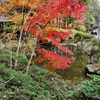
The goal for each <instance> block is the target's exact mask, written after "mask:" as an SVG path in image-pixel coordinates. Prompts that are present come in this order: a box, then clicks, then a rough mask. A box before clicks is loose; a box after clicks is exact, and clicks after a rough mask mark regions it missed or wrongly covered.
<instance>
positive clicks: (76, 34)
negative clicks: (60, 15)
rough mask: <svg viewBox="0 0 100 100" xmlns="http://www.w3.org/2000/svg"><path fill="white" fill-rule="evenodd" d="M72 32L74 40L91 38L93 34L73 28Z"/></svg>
mask: <svg viewBox="0 0 100 100" xmlns="http://www.w3.org/2000/svg"><path fill="white" fill-rule="evenodd" d="M73 34H74V40H75V41H76V42H78V41H83V40H84V39H91V38H93V37H94V36H93V35H91V34H89V33H86V32H81V31H76V30H73Z"/></svg>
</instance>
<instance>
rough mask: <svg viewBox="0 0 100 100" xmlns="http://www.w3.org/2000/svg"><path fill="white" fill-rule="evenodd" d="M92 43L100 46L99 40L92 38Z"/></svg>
mask: <svg viewBox="0 0 100 100" xmlns="http://www.w3.org/2000/svg"><path fill="white" fill-rule="evenodd" d="M92 42H93V45H99V46H100V38H93V39H92Z"/></svg>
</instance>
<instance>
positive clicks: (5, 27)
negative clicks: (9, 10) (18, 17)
mask: <svg viewBox="0 0 100 100" xmlns="http://www.w3.org/2000/svg"><path fill="white" fill-rule="evenodd" d="M4 29H5V30H10V29H11V30H13V29H18V26H16V25H15V24H11V23H4Z"/></svg>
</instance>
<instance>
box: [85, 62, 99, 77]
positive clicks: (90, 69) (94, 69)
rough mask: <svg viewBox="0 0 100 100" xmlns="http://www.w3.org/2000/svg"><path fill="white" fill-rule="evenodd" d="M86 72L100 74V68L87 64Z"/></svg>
mask: <svg viewBox="0 0 100 100" xmlns="http://www.w3.org/2000/svg"><path fill="white" fill-rule="evenodd" d="M85 69H86V70H85V71H86V74H96V75H100V68H98V67H95V66H94V65H93V64H88V65H86V68H85Z"/></svg>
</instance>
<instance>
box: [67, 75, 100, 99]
mask: <svg viewBox="0 0 100 100" xmlns="http://www.w3.org/2000/svg"><path fill="white" fill-rule="evenodd" d="M89 77H91V80H86V81H84V82H82V83H81V84H79V85H77V86H75V87H74V88H73V89H72V90H69V91H68V97H67V98H71V100H73V99H74V100H100V76H97V75H89ZM83 98H84V99H83Z"/></svg>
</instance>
